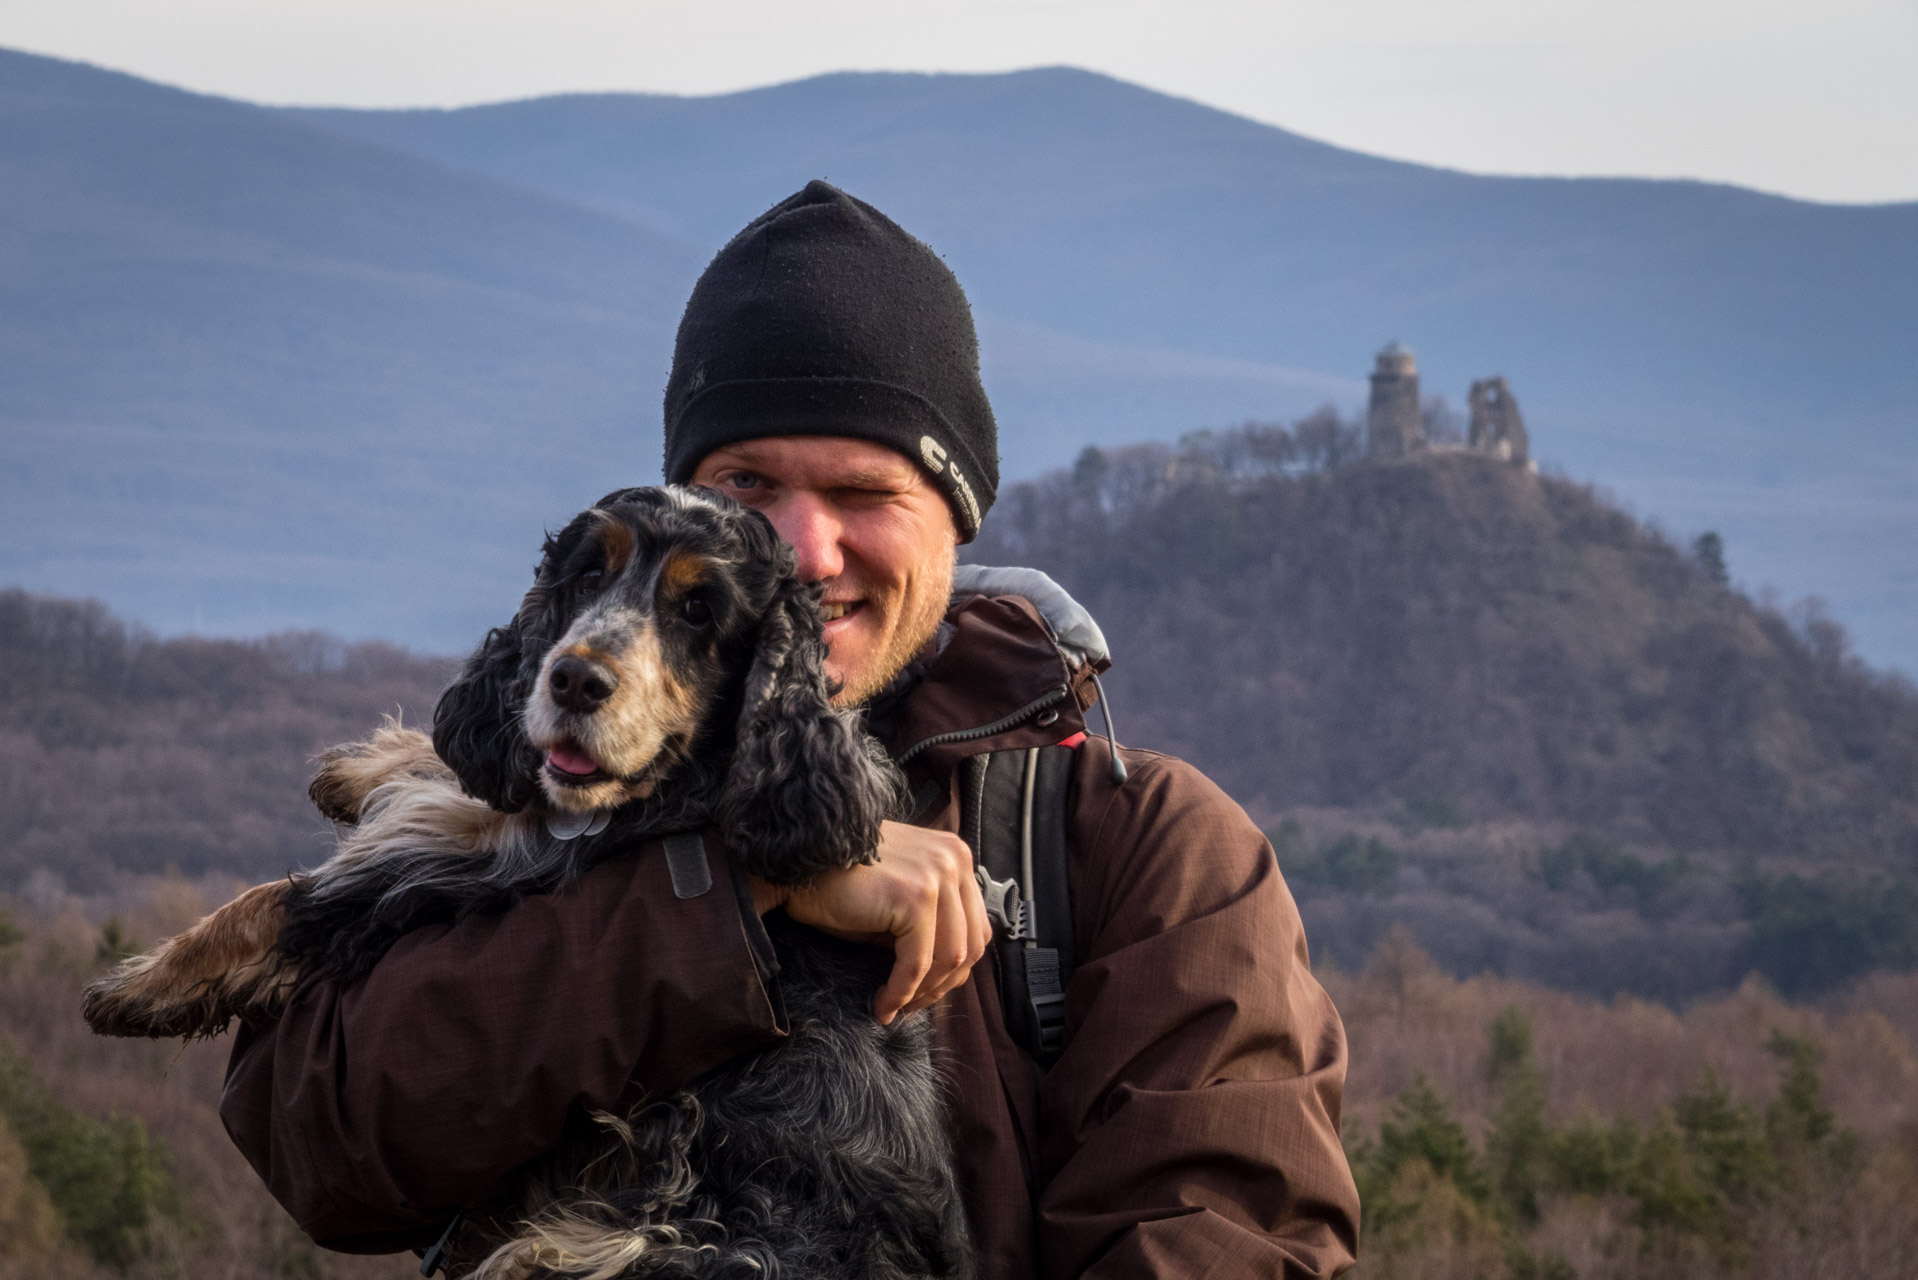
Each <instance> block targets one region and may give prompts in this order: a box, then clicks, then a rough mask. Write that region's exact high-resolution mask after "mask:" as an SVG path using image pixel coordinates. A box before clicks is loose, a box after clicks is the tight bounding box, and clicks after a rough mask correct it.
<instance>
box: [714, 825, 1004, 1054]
mask: <svg viewBox="0 0 1918 1280" xmlns="http://www.w3.org/2000/svg"><path fill="white" fill-rule="evenodd" d="M749 884H750V886H751V888H752V894H753V905H754V906H755V907H757V908H758V909H759V913H760V914H761V915H764V914H765V913H766V912H768V911H770V910H772V909H773V908H774V907H781V906H783V907H784V908H786V914H787V915H789V916H791V917H792V918H793V919H794V920H796V921H798V922H799V923H800V924H804V925H811V926H812V927H813V928H815V929H819V930H822V931H824V932H826V933H830V934H832V935H834V936H835V937H839V938H848V939H851V940H853V941H857V942H878V943H887V942H890V943H891V944H892V949H893V966H892V976H891V977H890V978H888V979H887V981H886V985H885V986H883V987H881V988H880V989H879V994H878V995H877V996H876V997H874V999H873V1010H872V1012H873V1016H874V1017H875V1018H877V1019H878V1020H879V1021H880V1022H881V1023H882V1024H884V1025H887V1026H890V1025H891V1024H892V1020H893V1019H894V1018H896V1017H898V1016H899V1015H900V1014H901V1013H913V1012H916V1011H917V1010H920V1009H923V1008H925V1007H926V1006H927V1005H929V1004H931V1003H932V1002H933V1001H935V1000H937V999H938V998H939V997H940V996H943V995H945V994H946V992H948V991H950V990H952V989H953V988H954V987H957V986H959V985H960V984H961V983H963V982H965V980H966V977H967V975H968V974H970V973H971V972H972V966H973V965H975V964H977V963H978V962H979V957H981V956H983V955H985V953H986V944H987V943H988V942H990V941H991V940H992V924H991V922H990V921H989V920H987V918H986V906H985V903H984V902H982V901H981V900H980V898H979V884H978V882H977V881H976V880H974V879H973V876H972V851H971V850H970V849H968V848H967V847H966V843H965V841H963V840H961V839H960V838H959V837H958V836H955V835H951V834H948V833H947V832H944V831H927V830H925V829H924V828H922V827H911V826H907V825H906V824H905V823H903V822H888V823H886V824H884V826H883V827H882V828H881V829H880V835H879V860H878V861H877V862H875V863H873V864H872V865H871V866H866V867H849V868H845V869H842V870H834V871H828V872H826V873H825V874H824V875H822V876H820V877H819V878H818V879H817V880H815V881H813V882H812V883H811V884H808V885H803V886H801V887H798V888H782V887H780V886H778V885H770V884H767V883H766V882H765V881H763V880H760V879H759V878H757V877H753V878H752V879H751V880H750V881H749Z"/></svg>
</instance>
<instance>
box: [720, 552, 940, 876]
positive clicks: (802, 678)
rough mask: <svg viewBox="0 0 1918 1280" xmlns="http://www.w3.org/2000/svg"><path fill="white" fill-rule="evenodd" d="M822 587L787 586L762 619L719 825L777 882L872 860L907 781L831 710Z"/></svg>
mask: <svg viewBox="0 0 1918 1280" xmlns="http://www.w3.org/2000/svg"><path fill="white" fill-rule="evenodd" d="M818 595H819V592H818V588H816V587H807V586H805V585H803V584H801V583H800V582H799V581H798V580H797V579H796V578H792V577H788V578H786V579H785V580H784V581H783V582H781V584H780V586H779V588H778V590H777V593H776V594H775V596H774V599H773V603H772V605H771V607H770V608H769V609H768V610H767V611H766V614H765V617H764V618H763V619H762V620H761V622H760V624H759V633H758V636H757V640H756V645H755V651H754V654H753V662H752V667H751V669H750V670H749V671H748V672H747V675H746V691H745V703H744V706H743V707H742V708H741V710H740V713H739V728H738V735H737V739H736V742H735V745H734V748H733V760H732V767H731V769H730V770H729V771H728V773H727V776H726V784H725V787H724V788H723V790H722V792H721V794H720V801H719V825H720V831H721V833H722V834H723V836H724V837H725V840H726V844H727V847H728V848H730V849H731V850H732V851H733V854H734V856H735V857H737V858H738V859H739V862H740V865H741V866H743V867H744V868H745V869H746V870H747V871H749V872H751V873H752V874H754V875H756V876H759V877H760V878H761V879H764V880H768V881H770V882H772V883H774V884H798V883H801V882H803V881H806V880H809V879H811V878H812V877H813V876H815V875H817V874H818V873H819V872H821V871H824V870H827V869H828V868H831V867H848V866H853V865H856V864H859V863H866V862H871V861H872V858H873V853H874V850H876V849H877V848H878V845H879V824H880V823H881V822H883V821H884V820H886V819H887V818H890V817H894V816H895V815H896V813H897V811H898V810H899V809H900V808H901V807H902V802H903V799H904V794H905V784H904V781H903V779H902V778H901V777H900V774H899V771H898V769H896V768H895V767H894V766H893V764H892V762H891V761H890V760H888V759H887V758H886V753H885V751H884V749H883V748H881V747H880V746H879V744H878V743H877V742H874V741H873V740H872V738H871V736H870V735H868V734H867V733H866V731H865V730H864V728H863V727H862V726H861V725H860V722H859V717H858V715H857V714H856V713H854V712H851V711H847V710H843V709H841V708H838V707H835V706H833V705H832V688H831V684H830V682H829V681H828V680H827V679H826V672H825V665H824V664H825V660H826V641H825V638H824V636H823V635H822V634H821V630H820V621H819V604H818Z"/></svg>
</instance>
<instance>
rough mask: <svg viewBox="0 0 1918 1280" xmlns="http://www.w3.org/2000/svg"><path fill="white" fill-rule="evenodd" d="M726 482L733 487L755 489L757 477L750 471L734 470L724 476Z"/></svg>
mask: <svg viewBox="0 0 1918 1280" xmlns="http://www.w3.org/2000/svg"><path fill="white" fill-rule="evenodd" d="M726 483H727V484H728V485H730V486H732V487H733V488H735V489H757V488H758V487H759V477H758V476H756V475H754V474H753V473H752V472H750V471H735V472H733V473H732V474H731V475H729V476H727V477H726Z"/></svg>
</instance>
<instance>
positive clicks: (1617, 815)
mask: <svg viewBox="0 0 1918 1280" xmlns="http://www.w3.org/2000/svg"><path fill="white" fill-rule="evenodd" d="M1245 443H1246V442H1245V439H1244V437H1243V436H1241V435H1239V434H1238V433H1225V434H1224V435H1222V436H1214V437H1211V438H1208V439H1199V440H1193V441H1188V442H1187V443H1186V445H1185V446H1184V447H1183V448H1182V449H1180V450H1176V451H1175V450H1170V449H1167V448H1165V447H1163V446H1140V447H1134V448H1132V449H1128V450H1120V451H1116V452H1110V453H1106V452H1093V453H1088V454H1087V455H1086V456H1085V457H1083V458H1082V459H1081V460H1080V462H1079V463H1078V465H1076V466H1075V467H1074V468H1073V469H1072V470H1071V471H1069V472H1061V473H1057V474H1054V475H1051V476H1048V477H1046V478H1044V479H1042V480H1039V481H1036V482H1032V483H1029V484H1023V485H1020V486H1017V487H1016V488H1015V489H1014V490H1013V491H1012V492H1011V493H1009V494H1007V495H1006V496H1005V498H1004V499H1003V501H1002V507H1001V510H1000V511H999V512H998V513H997V515H996V516H995V520H994V522H993V523H992V524H990V525H989V526H988V527H987V530H986V532H985V534H984V535H983V536H982V537H981V539H980V541H979V542H978V543H977V544H976V545H975V546H973V547H970V548H968V549H967V553H968V558H971V559H975V560H978V561H980V562H983V563H988V564H1002V563H1021V564H1031V565H1035V566H1037V567H1039V568H1042V569H1044V570H1046V571H1047V572H1049V573H1051V574H1053V575H1054V576H1055V577H1056V578H1058V580H1059V581H1060V582H1061V583H1063V584H1064V585H1065V586H1066V587H1067V589H1068V590H1070V591H1071V592H1072V593H1073V594H1074V595H1075V596H1076V597H1077V598H1078V600H1079V601H1080V602H1081V603H1082V604H1084V605H1086V606H1087V607H1088V608H1089V609H1090V610H1091V611H1092V613H1093V615H1094V616H1095V617H1097V618H1098V619H1099V620H1100V623H1101V625H1102V627H1103V628H1104V630H1105V632H1106V636H1107V638H1108V640H1109V641H1110V643H1111V647H1112V652H1113V655H1114V667H1113V670H1112V673H1111V675H1110V676H1109V677H1108V678H1107V680H1106V687H1107V689H1108V690H1109V691H1110V693H1111V695H1112V703H1111V705H1112V708H1113V710H1114V712H1115V714H1116V715H1117V723H1118V729H1119V733H1120V737H1121V739H1122V740H1123V741H1127V742H1131V743H1135V744H1138V745H1142V746H1150V747H1154V748H1157V749H1160V750H1164V751H1167V752H1169V753H1171V754H1174V755H1177V756H1180V757H1183V758H1185V759H1188V760H1191V761H1193V762H1194V763H1196V764H1198V765H1200V766H1201V767H1202V768H1203V769H1205V771H1206V772H1207V774H1208V775H1210V776H1211V777H1212V778H1214V779H1215V780H1216V781H1217V782H1219V784H1220V785H1221V786H1223V787H1224V788H1225V789H1226V790H1227V791H1228V792H1230V793H1231V794H1232V795H1233V796H1234V797H1235V798H1237V799H1238V800H1239V801H1240V802H1241V803H1243V804H1245V805H1246V806H1247V807H1248V808H1249V809H1250V810H1251V812H1252V813H1253V814H1254V816H1255V817H1258V818H1260V819H1261V820H1262V821H1263V822H1265V823H1266V824H1267V826H1268V827H1269V828H1270V830H1271V832H1272V834H1273V836H1274V841H1275V844H1277V845H1278V846H1279V851H1280V859H1281V861H1282V862H1283V863H1285V864H1286V866H1287V872H1288V875H1289V876H1290V877H1291V878H1292V879H1293V880H1294V882H1295V888H1296V890H1297V891H1298V892H1299V894H1300V895H1301V898H1302V901H1303V902H1304V904H1305V907H1306V914H1307V919H1308V922H1311V923H1312V924H1313V926H1314V932H1313V937H1314V940H1315V942H1316V943H1317V944H1318V946H1319V947H1320V948H1321V949H1329V950H1330V952H1331V953H1332V954H1333V955H1335V956H1337V957H1338V958H1339V961H1340V963H1359V962H1362V960H1363V958H1364V957H1365V956H1366V955H1367V954H1369V952H1370V950H1371V948H1372V946H1373V945H1374V944H1375V943H1376V942H1377V941H1378V939H1379V938H1380V936H1382V934H1383V933H1384V931H1385V930H1386V929H1387V928H1388V927H1389V926H1390V925H1391V924H1393V923H1395V922H1404V923H1406V924H1408V925H1410V926H1411V927H1412V929H1413V930H1414V932H1415V933H1416V934H1417V936H1418V938H1419V941H1420V943H1421V945H1423V946H1425V947H1426V948H1428V949H1429V950H1431V951H1432V952H1433V954H1434V955H1435V956H1437V957H1439V958H1440V959H1441V960H1442V961H1444V962H1445V963H1446V965H1447V966H1448V967H1449V968H1451V969H1452V970H1453V971H1454V972H1461V973H1472V972H1476V971H1478V970H1479V969H1482V968H1489V969H1492V970H1494V971H1496V972H1501V973H1507V974H1512V975H1514V976H1524V977H1527V978H1531V979H1533V980H1537V981H1544V982H1547V983H1550V984H1553V985H1558V986H1568V985H1569V986H1580V987H1586V988H1590V989H1597V990H1601V991H1610V990H1614V989H1627V990H1637V991H1641V992H1647V993H1650V994H1656V995H1661V996H1665V997H1671V998H1677V997H1682V996H1685V995H1689V994H1692V993H1694V992H1696V991H1699V990H1703V989H1707V988H1709V987H1711V986H1714V985H1723V984H1729V983H1733V982H1736V981H1737V980H1738V979H1739V978H1740V977H1741V976H1742V975H1743V974H1744V973H1745V972H1746V971H1747V969H1748V968H1750V967H1753V966H1756V967H1760V968H1762V969H1764V970H1765V971H1766V972H1767V974H1768V975H1769V976H1771V977H1772V978H1773V980H1774V981H1776V982H1778V983H1779V984H1780V985H1782V986H1784V987H1786V988H1787V989H1795V990H1809V989H1813V988H1816V987H1820V986H1827V985H1830V984H1831V983H1833V982H1835V981H1839V980H1842V979H1843V978H1845V977H1848V976H1850V975H1851V974H1853V973H1856V972H1858V971H1859V970H1861V969H1863V968H1867V967H1870V966H1871V965H1873V964H1875V963H1896V964H1899V965H1901V966H1906V967H1918V688H1914V687H1913V685H1912V684H1911V683H1910V682H1909V681H1905V680H1902V679H1899V678H1890V679H1888V678H1886V677H1883V676H1880V675H1876V674H1874V673H1872V672H1871V671H1869V670H1868V669H1866V668H1865V667H1863V666H1862V665H1861V664H1860V663H1859V662H1858V661H1857V660H1856V659H1855V658H1853V657H1851V656H1850V655H1849V654H1848V652H1847V650H1846V645H1845V641H1844V636H1843V633H1842V630H1841V629H1840V628H1838V627H1836V626H1834V625H1833V624H1832V623H1831V622H1830V621H1829V620H1828V619H1824V618H1821V617H1819V616H1817V615H1815V614H1813V615H1807V616H1801V617H1799V618H1797V619H1795V620H1789V619H1787V618H1786V617H1785V616H1782V615H1781V614H1779V613H1778V612H1776V611H1773V610H1770V609H1766V608H1763V607H1761V606H1758V605H1755V604H1754V603H1753V602H1752V601H1751V600H1750V599H1748V598H1747V597H1745V596H1744V595H1742V594H1741V593H1739V592H1737V591H1735V590H1732V589H1730V588H1728V587H1726V586H1724V585H1722V584H1721V583H1720V582H1718V581H1716V580H1714V574H1713V572H1712V566H1710V565H1709V564H1708V563H1704V562H1701V561H1700V560H1698V559H1697V558H1695V557H1694V555H1692V554H1691V553H1690V552H1689V551H1684V550H1681V549H1679V548H1677V547H1674V546H1673V545H1672V544H1671V543H1670V542H1669V541H1668V540H1666V539H1665V538H1664V537H1662V536H1661V535H1659V534H1658V533H1657V532H1656V531H1655V530H1652V529H1648V528H1647V527H1645V526H1644V525H1642V524H1640V523H1639V522H1637V521H1635V520H1633V519H1632V518H1631V517H1630V516H1628V515H1626V514H1625V513H1623V512H1621V511H1619V510H1618V509H1616V508H1615V507H1613V506H1611V505H1610V504H1608V503H1606V502H1605V501H1603V500H1602V499H1601V498H1599V497H1597V496H1595V495H1594V494H1593V493H1592V492H1591V491H1590V490H1589V489H1587V488H1584V487H1581V486H1578V485H1574V484H1571V483H1569V482H1567V481H1565V480H1562V479H1557V478H1553V477H1551V476H1539V475H1535V474H1532V473H1530V472H1529V471H1527V470H1525V469H1524V468H1521V467H1516V466H1513V465H1511V464H1508V463H1505V462H1500V461H1496V460H1493V459H1491V458H1489V457H1487V456H1485V455H1482V454H1475V453H1468V452H1465V451H1463V450H1459V451H1446V452H1432V453H1426V454H1423V455H1415V456H1414V457H1412V458H1408V459H1405V460H1401V461H1394V462H1361V463H1355V464H1351V465H1346V466H1341V467H1337V468H1335V469H1331V470H1314V471H1311V472H1308V473H1305V474H1291V473H1281V472H1276V471H1274V470H1273V469H1271V467H1270V466H1269V465H1268V463H1269V461H1270V460H1271V459H1273V458H1274V457H1275V456H1278V455H1279V454H1281V453H1282V450H1274V449H1273V448H1271V447H1270V446H1271V440H1270V438H1269V433H1268V438H1267V439H1266V440H1265V445H1266V447H1265V448H1264V449H1263V450H1262V451H1261V450H1248V449H1247V448H1246V447H1245ZM1261 456H1263V458H1264V459H1266V460H1267V461H1266V462H1263V463H1262V462H1261V461H1260V458H1261ZM1094 719H1095V720H1097V719H1098V717H1096V716H1095V717H1094ZM1793 877H1798V878H1797V879H1793Z"/></svg>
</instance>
